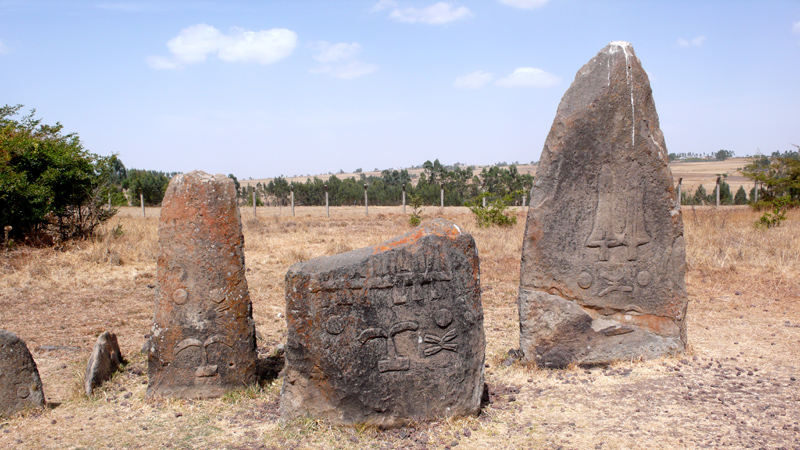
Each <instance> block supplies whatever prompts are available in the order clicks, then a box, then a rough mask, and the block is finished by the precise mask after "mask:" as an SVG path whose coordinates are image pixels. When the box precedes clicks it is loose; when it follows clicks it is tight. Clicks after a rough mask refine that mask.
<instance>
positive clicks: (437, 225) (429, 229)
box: [373, 219, 461, 254]
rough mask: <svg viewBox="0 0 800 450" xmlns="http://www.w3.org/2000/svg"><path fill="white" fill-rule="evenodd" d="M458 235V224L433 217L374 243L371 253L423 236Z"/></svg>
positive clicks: (450, 236) (411, 241)
mask: <svg viewBox="0 0 800 450" xmlns="http://www.w3.org/2000/svg"><path fill="white" fill-rule="evenodd" d="M460 235H461V229H460V228H459V227H458V225H456V224H454V223H452V222H450V221H447V220H444V219H434V220H431V221H429V222H425V223H423V224H422V225H420V226H418V227H417V228H415V229H414V230H412V231H411V232H409V233H406V234H404V235H402V236H399V237H396V238H394V239H390V240H388V241H385V242H381V243H380V244H378V245H375V246H374V247H373V249H374V251H373V254H378V253H381V252H385V251H389V250H391V249H394V248H397V247H400V246H402V245H406V244H413V243H415V242H417V241H418V240H419V239H421V238H423V237H425V236H444V237H447V238H450V239H456V238H458V237H459V236H460Z"/></svg>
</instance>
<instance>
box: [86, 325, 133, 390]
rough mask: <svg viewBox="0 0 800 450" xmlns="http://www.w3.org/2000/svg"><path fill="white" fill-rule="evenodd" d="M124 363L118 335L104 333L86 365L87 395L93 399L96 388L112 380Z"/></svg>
mask: <svg viewBox="0 0 800 450" xmlns="http://www.w3.org/2000/svg"><path fill="white" fill-rule="evenodd" d="M123 361H124V360H123V359H122V352H121V351H120V349H119V343H118V342H117V335H116V334H114V333H112V332H110V331H104V332H103V333H102V334H101V335H100V336H99V337H98V338H97V342H95V344H94V349H93V350H92V355H91V356H90V357H89V362H87V363H86V373H85V375H84V377H83V380H84V381H83V390H84V392H86V395H88V396H90V397H91V395H92V392H93V391H94V388H96V387H100V386H101V385H102V384H103V383H105V382H106V381H108V380H110V379H111V376H112V375H114V372H116V371H117V369H119V366H120V364H122V363H123Z"/></svg>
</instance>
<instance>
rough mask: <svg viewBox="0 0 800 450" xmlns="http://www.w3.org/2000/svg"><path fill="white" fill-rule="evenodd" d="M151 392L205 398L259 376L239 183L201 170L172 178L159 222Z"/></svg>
mask: <svg viewBox="0 0 800 450" xmlns="http://www.w3.org/2000/svg"><path fill="white" fill-rule="evenodd" d="M158 243H159V254H158V270H157V279H158V288H157V291H156V306H155V315H154V320H153V322H154V323H153V328H152V336H151V338H150V341H151V344H150V349H149V352H148V372H149V384H148V386H147V393H146V395H147V396H148V397H152V396H173V397H181V398H206V397H216V396H220V395H222V394H223V393H225V392H226V391H228V390H231V389H234V388H237V387H241V386H245V385H247V384H250V383H254V382H256V381H257V367H256V359H257V356H256V341H255V325H254V323H253V317H252V306H251V304H250V294H249V293H248V290H247V280H246V279H245V268H244V236H243V235H242V223H241V219H240V216H239V209H238V207H237V206H236V189H235V188H234V184H233V180H232V179H230V178H228V177H226V176H224V175H219V174H217V175H209V174H207V173H204V172H199V171H194V172H190V173H187V174H181V175H176V176H175V177H173V178H172V180H171V181H170V182H169V186H168V187H167V191H166V194H165V195H164V201H163V203H162V207H161V218H160V219H159V228H158Z"/></svg>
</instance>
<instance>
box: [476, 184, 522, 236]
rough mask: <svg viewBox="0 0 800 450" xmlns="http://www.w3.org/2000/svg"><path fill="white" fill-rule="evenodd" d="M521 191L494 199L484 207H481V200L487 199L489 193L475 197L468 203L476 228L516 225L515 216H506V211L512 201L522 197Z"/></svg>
mask: <svg viewBox="0 0 800 450" xmlns="http://www.w3.org/2000/svg"><path fill="white" fill-rule="evenodd" d="M522 194H523V192H522V191H516V192H512V193H510V194H506V195H504V196H502V197H494V198H492V200H491V201H490V202H487V205H486V207H484V206H483V199H484V198H487V199H488V198H489V197H490V196H491V194H490V193H487V192H484V193H482V194H480V195H479V196H478V197H476V198H475V199H474V200H473V201H471V202H468V203H467V206H468V207H469V210H470V211H472V213H473V214H475V222H476V223H477V225H478V227H481V228H484V227H491V226H493V225H498V226H501V227H505V226H511V225H514V224H516V223H517V217H516V216H509V215H508V214H506V209H507V208H508V206H509V205H510V204H511V202H513V201H514V198H515V197H519V196H520V195H522Z"/></svg>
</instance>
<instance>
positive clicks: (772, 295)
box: [0, 207, 800, 450]
mask: <svg viewBox="0 0 800 450" xmlns="http://www.w3.org/2000/svg"><path fill="white" fill-rule="evenodd" d="M281 212H282V213H283V215H282V216H280V217H279V216H278V213H279V210H278V208H260V209H259V211H258V215H259V217H258V219H257V220H254V219H253V217H252V210H251V209H248V208H243V209H242V214H243V221H244V234H245V242H246V263H247V268H248V269H247V270H248V271H247V278H248V283H249V286H250V293H251V299H252V301H253V314H254V318H255V322H256V328H257V334H258V345H259V351H260V353H262V354H266V353H269V352H271V351H273V349H274V348H275V347H276V346H277V345H278V344H279V343H281V342H284V341H285V338H286V323H285V320H284V319H283V313H284V292H283V279H284V274H285V273H286V271H287V269H288V268H289V266H290V265H291V264H293V263H294V262H297V261H300V260H305V259H308V258H311V257H313V256H318V255H331V254H336V253H340V252H344V251H348V250H351V249H356V248H359V247H362V246H365V245H369V244H375V243H378V242H380V241H382V240H384V239H387V238H389V237H392V236H396V235H399V234H402V233H404V232H406V231H408V230H409V226H408V223H407V217H406V216H403V215H402V214H401V213H400V208H399V207H395V208H391V207H384V208H370V215H369V216H367V217H365V216H364V214H363V209H362V208H331V217H330V218H327V217H325V211H324V208H298V210H297V217H294V218H292V217H287V216H286V214H287V213H288V212H289V211H288V209H287V208H283V209H282V210H281ZM157 214H158V210H157V209H148V211H147V219H142V218H141V217H140V215H141V212H140V210H138V209H136V208H128V209H125V210H123V211H121V212H120V214H118V216H117V217H115V218H113V219H112V220H111V221H109V222H108V223H107V224H106V225H105V229H104V231H103V233H102V235H101V236H99V237H98V238H96V239H95V240H94V241H91V242H82V243H76V244H73V245H70V246H67V247H65V248H61V249H57V250H53V249H30V248H17V249H15V250H13V251H10V252H5V253H2V252H0V273H1V274H2V275H0V308H1V310H2V319H1V320H0V328H3V329H6V330H9V331H11V332H13V333H16V334H17V335H18V336H20V337H21V338H23V339H24V340H25V341H26V342H27V344H28V347H29V348H30V349H31V351H32V352H33V355H34V358H35V360H36V362H37V364H38V366H39V371H40V374H41V377H42V381H43V383H44V392H45V395H46V398H47V400H48V402H49V406H48V408H47V409H46V410H43V411H37V412H33V413H28V414H24V415H18V416H15V417H11V418H6V419H2V420H0V448H9V449H11V448H16V449H45V448H46V449H101V448H131V449H133V448H143V449H161V448H169V449H189V448H202V449H220V448H227V449H258V448H267V449H272V448H275V449H278V448H280V449H283V448H292V449H303V448H325V449H328V448H341V449H356V448H370V449H388V448H392V449H401V448H414V449H425V448H427V449H449V448H458V449H482V450H486V449H490V448H491V449H495V448H504V449H518V448H522V449H529V448H530V449H537V448H556V449H639V448H665V449H684V448H686V449H691V448H722V447H725V448H770V449H773V448H785V449H790V448H800V381H798V378H800V211H792V212H790V214H789V218H788V220H787V221H786V222H785V223H784V224H783V225H782V226H781V227H779V228H773V229H769V230H757V229H755V228H754V227H753V221H754V220H755V219H756V218H757V214H756V213H754V212H751V211H750V210H749V209H747V208H736V209H734V208H722V209H713V208H706V209H700V208H698V209H691V208H689V207H687V208H685V209H684V211H683V217H684V224H685V228H686V245H687V266H688V273H687V279H686V281H687V287H688V292H689V301H690V303H689V313H688V321H689V325H688V334H689V341H690V344H689V349H688V351H687V352H686V353H685V354H683V355H680V356H676V357H667V358H662V359H657V360H652V361H619V362H617V363H614V364H612V365H610V366H607V367H594V368H588V369H585V368H579V367H573V368H571V369H567V370H539V369H536V368H534V367H522V366H520V365H518V364H504V362H505V361H506V354H507V352H508V350H509V349H512V348H516V347H517V346H518V337H519V328H518V319H517V308H516V296H517V285H518V281H519V280H518V279H519V260H520V251H521V244H522V233H523V228H524V212H523V211H518V212H517V214H518V217H519V218H520V220H519V223H518V224H517V225H516V226H514V227H511V228H502V229H501V228H491V229H478V228H476V227H475V225H474V220H473V218H472V215H471V214H470V213H469V211H467V210H466V209H465V208H447V210H446V211H445V212H444V214H443V216H444V217H445V218H447V219H450V220H452V221H454V222H456V223H458V224H459V225H461V226H462V227H463V228H464V229H465V230H466V231H467V232H469V233H471V234H472V235H473V236H474V237H475V240H476V242H477V244H478V248H479V254H480V258H481V272H482V276H481V282H482V289H483V294H482V300H483V306H484V313H485V329H486V335H487V349H486V364H487V366H486V367H487V368H486V382H487V383H488V384H489V386H490V391H491V402H490V403H489V404H488V405H486V407H485V408H484V409H483V411H482V413H481V414H480V416H478V417H470V418H462V419H451V420H439V421H434V422H429V423H418V424H415V426H413V427H411V428H405V429H397V430H388V431H379V430H375V429H370V428H352V427H334V426H331V425H329V424H327V423H325V422H319V421H313V420H305V421H296V422H290V423H282V422H281V421H280V418H279V416H278V401H279V392H280V385H281V382H280V380H279V379H278V380H274V381H271V382H270V381H268V382H265V383H264V385H263V386H261V387H252V388H249V389H244V390H241V391H237V392H234V393H231V394H229V395H226V396H225V397H223V398H220V399H215V400H203V401H184V400H169V399H167V400H145V398H144V391H145V387H146V383H147V375H146V373H147V363H146V359H145V357H144V355H143V354H141V353H140V350H141V347H142V344H143V342H144V336H145V335H146V334H147V333H148V331H149V329H150V324H151V322H152V314H153V301H154V298H155V289H154V287H155V283H156V279H155V273H156V260H155V257H156V253H157V242H156V234H157ZM440 215H442V214H440V213H439V210H438V208H426V209H425V210H424V211H423V216H425V217H426V218H431V217H435V216H440ZM104 330H113V331H114V332H116V333H117V335H118V336H119V340H120V345H121V347H122V351H123V354H124V355H125V357H126V358H127V360H128V364H127V365H126V366H125V367H124V369H123V370H122V372H121V373H118V374H117V375H115V377H114V378H113V380H112V381H111V382H110V383H108V384H106V385H104V386H103V388H101V389H99V390H98V391H97V393H96V395H94V396H93V397H92V398H87V397H86V396H84V395H83V394H82V391H81V388H80V386H81V383H82V377H83V371H84V369H85V363H86V360H87V358H88V356H89V352H90V350H91V348H92V345H93V344H94V341H95V339H96V337H97V336H98V335H99V334H100V333H101V332H102V331H104Z"/></svg>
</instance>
